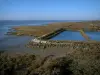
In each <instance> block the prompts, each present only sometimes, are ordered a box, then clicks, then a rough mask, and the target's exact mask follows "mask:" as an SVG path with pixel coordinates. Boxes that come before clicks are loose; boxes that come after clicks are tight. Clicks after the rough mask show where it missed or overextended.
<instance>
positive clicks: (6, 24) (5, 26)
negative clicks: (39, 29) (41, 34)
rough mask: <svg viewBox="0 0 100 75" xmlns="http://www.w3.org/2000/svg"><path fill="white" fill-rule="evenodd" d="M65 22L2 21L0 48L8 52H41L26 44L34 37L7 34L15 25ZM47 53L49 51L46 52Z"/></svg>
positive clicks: (0, 25) (0, 26) (0, 22)
mask: <svg viewBox="0 0 100 75" xmlns="http://www.w3.org/2000/svg"><path fill="white" fill-rule="evenodd" d="M54 22H65V21H58V20H46V21H45V20H26V21H0V50H4V51H6V52H8V53H19V52H22V53H23V52H26V53H27V52H28V53H36V54H41V51H40V50H37V49H34V50H33V49H31V48H26V47H25V45H26V44H27V43H28V42H29V41H30V40H31V39H32V38H34V37H29V36H20V37H19V36H12V35H5V34H6V33H7V32H8V30H9V29H11V28H12V27H14V26H25V25H26V26H27V25H29V26H30V25H31V26H32V25H47V24H48V23H54ZM46 54H47V53H46Z"/></svg>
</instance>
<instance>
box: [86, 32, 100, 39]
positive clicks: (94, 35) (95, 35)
mask: <svg viewBox="0 0 100 75" xmlns="http://www.w3.org/2000/svg"><path fill="white" fill-rule="evenodd" d="M86 34H87V35H88V36H89V37H90V39H91V40H96V41H100V32H86Z"/></svg>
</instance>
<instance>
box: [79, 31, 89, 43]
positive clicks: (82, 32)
mask: <svg viewBox="0 0 100 75" xmlns="http://www.w3.org/2000/svg"><path fill="white" fill-rule="evenodd" d="M79 31H80V33H81V34H82V36H83V37H84V38H85V39H86V40H88V41H89V40H90V37H89V36H88V35H86V34H85V32H84V31H83V30H79Z"/></svg>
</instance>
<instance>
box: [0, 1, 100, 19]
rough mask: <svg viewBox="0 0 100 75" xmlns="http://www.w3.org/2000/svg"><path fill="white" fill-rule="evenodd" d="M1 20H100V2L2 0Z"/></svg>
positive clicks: (0, 6) (0, 2)
mask: <svg viewBox="0 0 100 75" xmlns="http://www.w3.org/2000/svg"><path fill="white" fill-rule="evenodd" d="M0 20H100V0H0Z"/></svg>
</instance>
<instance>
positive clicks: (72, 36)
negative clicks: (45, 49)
mask: <svg viewBox="0 0 100 75" xmlns="http://www.w3.org/2000/svg"><path fill="white" fill-rule="evenodd" d="M52 40H85V38H84V37H83V36H82V35H81V34H80V32H77V31H76V32H75V31H64V32H62V33H60V34H59V35H57V36H55V37H53V38H52Z"/></svg>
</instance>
